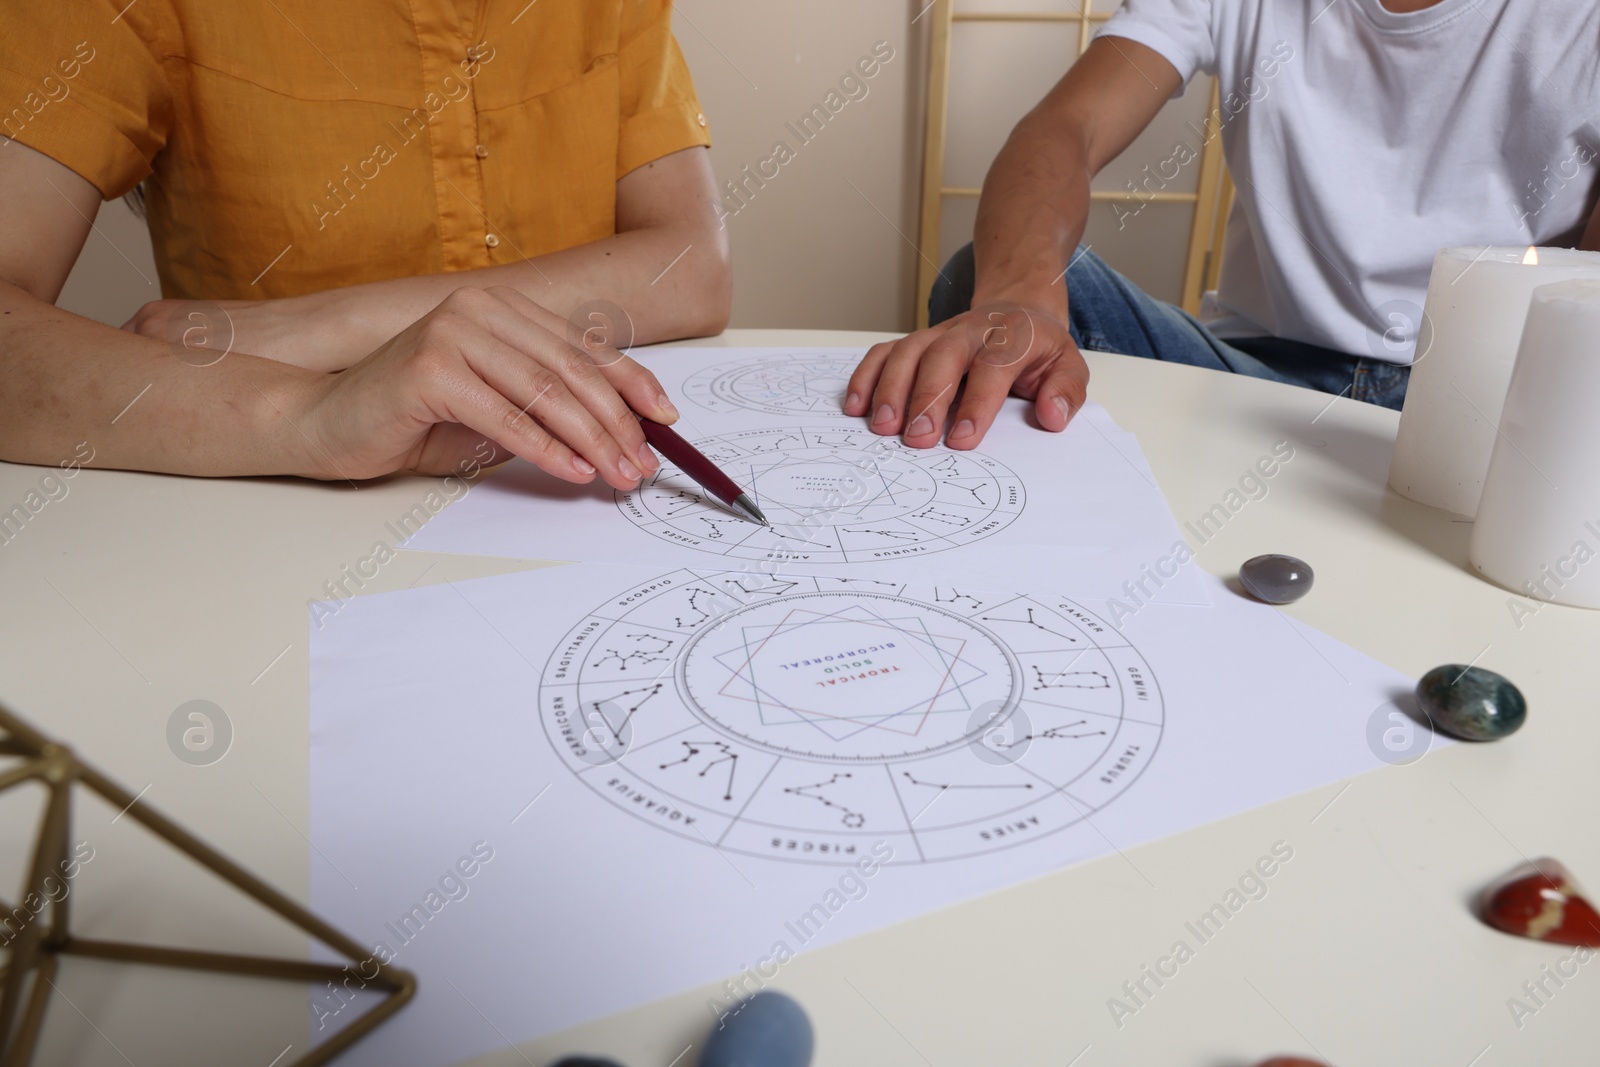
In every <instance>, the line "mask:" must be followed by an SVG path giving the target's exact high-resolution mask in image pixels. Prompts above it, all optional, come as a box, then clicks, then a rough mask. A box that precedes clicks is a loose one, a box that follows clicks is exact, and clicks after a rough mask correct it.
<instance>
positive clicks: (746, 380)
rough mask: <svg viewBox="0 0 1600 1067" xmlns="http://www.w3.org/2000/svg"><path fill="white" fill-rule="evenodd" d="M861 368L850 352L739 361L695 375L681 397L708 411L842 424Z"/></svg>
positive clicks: (857, 359) (710, 368)
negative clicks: (848, 396) (848, 392)
mask: <svg viewBox="0 0 1600 1067" xmlns="http://www.w3.org/2000/svg"><path fill="white" fill-rule="evenodd" d="M860 362H861V357H860V356H859V355H857V354H855V353H853V352H845V353H838V352H814V353H800V354H796V355H785V356H782V357H778V358H773V359H759V360H748V359H746V360H739V361H737V362H733V363H724V364H721V365H719V366H715V367H706V368H705V369H703V370H701V371H698V372H696V373H695V374H693V375H691V376H690V377H689V379H688V381H686V382H685V383H684V389H683V393H684V395H685V396H687V397H688V398H689V399H691V400H693V401H694V402H695V403H697V404H699V405H700V406H701V407H703V408H705V409H706V410H708V411H718V412H722V411H733V410H742V411H755V412H760V413H762V414H766V415H782V416H790V417H793V416H807V417H822V418H839V419H843V418H847V417H848V416H846V415H845V413H844V410H843V408H844V396H845V392H846V387H847V386H848V385H849V384H850V375H851V374H853V373H855V369H856V364H858V363H860Z"/></svg>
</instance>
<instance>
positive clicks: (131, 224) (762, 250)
mask: <svg viewBox="0 0 1600 1067" xmlns="http://www.w3.org/2000/svg"><path fill="white" fill-rule="evenodd" d="M960 2H961V6H962V7H963V8H964V9H965V8H970V7H971V6H973V5H975V4H977V3H979V2H982V3H983V4H984V5H985V6H989V7H994V6H997V5H998V6H999V7H1003V8H1006V9H1010V10H1017V9H1023V8H1028V7H1031V8H1035V9H1046V10H1052V9H1053V10H1062V11H1072V10H1076V4H1074V3H1072V2H1071V0H960ZM926 3H927V0H904V2H902V0H808V2H806V3H801V4H794V3H779V2H777V0H756V2H752V0H678V12H677V21H676V30H677V36H678V40H679V42H680V44H681V45H682V47H683V51H684V53H685V55H686V56H687V57H688V60H689V64H690V67H691V69H692V70H693V72H694V77H695V82H696V85H697V87H698V89H699V92H700V96H701V100H702V103H703V104H704V106H705V110H706V113H707V115H708V116H709V117H710V119H711V130H712V135H713V139H714V141H715V146H714V147H713V149H712V162H713V166H714V169H715V170H716V173H717V176H718V179H719V180H720V181H731V180H736V179H740V178H741V177H742V176H743V174H744V168H745V167H747V166H748V167H749V168H750V172H751V173H754V172H756V171H757V170H758V168H759V167H760V165H761V164H762V163H763V161H765V160H769V159H771V158H772V157H773V155H774V148H775V145H776V144H777V142H780V141H781V142H783V143H784V144H785V146H786V147H787V149H788V150H789V151H790V152H792V153H793V156H792V158H790V159H789V160H788V161H787V162H782V163H778V164H768V165H767V166H766V168H765V170H766V173H767V174H771V173H772V172H773V169H774V166H776V170H777V173H776V176H775V177H773V178H771V179H770V180H766V181H764V184H761V185H759V186H758V185H757V183H756V181H755V180H754V179H750V178H746V179H745V185H744V190H745V191H744V193H743V194H742V198H741V200H735V199H732V198H729V199H727V200H726V201H725V202H726V204H727V205H728V207H729V209H730V211H733V210H734V209H737V210H736V213H731V214H730V215H729V217H728V218H727V219H726V220H725V224H726V225H727V227H728V229H729V232H730V236H731V240H732V244H733V252H734V270H735V284H734V311H733V324H734V325H735V326H803V327H817V328H837V329H878V330H892V329H905V328H908V327H909V326H910V325H911V322H912V300H913V288H914V285H915V279H916V264H917V252H916V249H915V247H914V244H913V242H915V241H916V239H917V222H918V215H919V209H920V195H921V193H920V189H921V173H922V165H921V151H922V124H923V111H924V103H923V101H924V96H925V93H924V87H925V82H926V79H927V50H928V42H927V30H928V22H929V16H927V15H923V16H922V17H920V18H919V17H918V13H919V12H921V11H922V10H923V7H924V5H925V4H926ZM1101 6H1102V7H1103V6H1104V2H1103V0H1102V3H1101ZM880 41H881V42H885V43H886V44H887V45H888V47H889V48H892V49H893V53H894V55H893V58H892V59H890V60H889V61H888V62H886V63H883V64H882V65H881V69H880V70H879V72H878V73H877V75H876V76H875V77H873V78H872V79H870V80H864V81H865V87H866V94H865V96H861V90H860V89H853V90H852V91H853V92H854V94H855V95H857V96H860V99H855V100H849V101H848V102H847V103H846V104H845V105H844V106H843V107H842V108H841V109H840V110H839V111H838V113H837V114H836V115H833V116H832V117H831V118H830V119H829V121H828V122H827V124H826V126H825V127H823V129H822V130H821V132H820V133H818V134H817V135H816V136H814V137H813V138H812V139H811V140H810V141H809V142H802V141H801V139H800V138H799V137H798V136H797V135H796V133H795V132H794V130H793V129H791V126H798V125H799V119H800V118H801V117H802V116H804V115H806V114H807V113H809V112H810V111H811V109H812V108H813V107H815V106H817V105H819V104H822V103H823V102H824V100H825V99H826V97H827V95H828V93H829V92H830V91H837V90H838V89H839V82H840V79H841V77H842V76H844V75H845V74H847V73H850V72H851V71H852V69H853V68H854V67H855V64H856V63H857V61H858V60H860V59H861V58H862V57H865V56H868V55H870V54H871V53H872V51H873V48H874V45H875V44H877V42H880ZM953 42H954V45H953V55H952V62H951V89H950V97H951V117H950V143H949V157H948V158H949V169H948V172H947V177H946V180H947V184H950V185H978V184H980V183H981V182H982V180H983V174H984V171H985V170H986V169H987V167H988V164H989V160H990V159H992V158H993V155H994V153H995V152H996V151H997V150H998V149H999V147H1000V144H1001V143H1002V142H1003V141H1004V139H1005V136H1006V134H1007V132H1009V130H1010V128H1011V125H1012V123H1014V122H1015V121H1016V119H1017V118H1018V117H1020V115H1021V114H1022V113H1023V112H1024V111H1025V110H1027V108H1028V107H1030V106H1031V105H1032V104H1033V102H1034V101H1035V100H1037V99H1038V97H1039V96H1040V95H1041V94H1042V93H1043V92H1044V91H1045V89H1047V88H1048V87H1049V86H1050V85H1051V84H1052V83H1053V82H1054V81H1055V80H1056V78H1058V77H1059V76H1060V74H1061V71H1062V70H1064V69H1065V67H1066V65H1067V64H1068V63H1070V62H1071V60H1072V58H1073V57H1074V56H1075V55H1076V54H1077V37H1076V31H1075V30H1074V29H1071V28H1069V27H1067V26H1061V25H1056V26H1039V25H1028V24H1020V25H1019V24H1009V25H989V24H974V23H958V24H957V25H956V27H955V29H954V37H953ZM1206 91H1209V90H1208V89H1207V88H1206V87H1204V86H1201V87H1199V88H1198V89H1194V90H1191V91H1190V92H1189V93H1188V94H1187V95H1186V96H1185V97H1184V98H1183V99H1181V100H1179V101H1176V102H1175V103H1174V104H1173V105H1170V106H1169V109H1168V113H1167V114H1164V115H1163V118H1162V119H1161V120H1160V122H1159V123H1158V125H1157V127H1155V128H1152V130H1151V131H1150V132H1149V133H1147V134H1146V135H1145V136H1144V137H1143V138H1141V139H1140V141H1138V142H1136V143H1135V145H1134V146H1133V147H1132V148H1131V149H1130V150H1129V151H1128V153H1127V154H1126V155H1125V156H1124V157H1123V159H1122V160H1120V161H1119V162H1118V164H1117V165H1114V166H1113V167H1112V168H1109V169H1108V171H1107V173H1106V174H1104V175H1102V176H1101V178H1100V180H1099V181H1098V182H1097V183H1096V186H1097V188H1104V189H1115V188H1120V187H1121V186H1122V183H1123V182H1124V181H1126V180H1127V179H1129V178H1131V177H1132V176H1134V175H1136V174H1137V173H1138V172H1139V170H1140V168H1141V167H1142V166H1143V165H1144V164H1146V163H1151V164H1154V163H1156V162H1158V161H1159V160H1161V159H1163V158H1165V157H1166V156H1167V155H1168V154H1169V153H1170V151H1171V145H1172V143H1173V142H1174V140H1175V139H1176V138H1177V137H1178V135H1179V123H1180V122H1181V121H1182V119H1183V118H1185V117H1190V113H1192V114H1193V115H1194V116H1198V115H1199V114H1201V113H1202V112H1203V109H1204V93H1205V92H1206ZM840 96H841V97H844V96H846V94H845V93H840ZM835 105H836V106H837V102H835ZM1193 183H1194V173H1193V168H1190V170H1189V171H1187V172H1186V173H1184V174H1183V175H1180V177H1179V179H1178V181H1177V182H1176V183H1175V184H1174V185H1173V186H1172V189H1173V190H1174V191H1176V190H1181V189H1192V188H1193ZM975 207H976V203H975V202H974V201H970V200H956V199H952V200H949V201H948V202H947V203H946V204H945V205H944V210H943V219H944V222H943V226H942V233H941V240H940V255H939V257H938V258H939V261H940V263H941V265H942V262H943V258H944V257H945V256H947V255H948V254H949V253H950V252H951V251H953V250H954V249H955V248H957V247H959V246H960V245H961V244H962V243H964V242H965V241H967V240H968V239H969V238H970V236H971V226H972V215H973V211H974V210H975ZM1188 219H1189V208H1188V206H1187V205H1173V204H1151V205H1148V206H1146V207H1145V208H1144V209H1143V210H1142V211H1141V212H1140V213H1139V215H1138V216H1137V217H1136V218H1134V219H1132V220H1129V221H1128V222H1127V224H1126V225H1124V226H1121V227H1119V226H1118V222H1117V216H1116V215H1115V214H1114V213H1113V212H1112V209H1111V208H1110V206H1109V205H1106V204H1097V205H1096V207H1095V210H1094V214H1093V215H1092V221H1091V225H1090V232H1089V235H1088V239H1089V240H1090V241H1092V242H1093V243H1094V245H1095V248H1096V250H1097V251H1099V252H1101V253H1102V254H1103V255H1105V256H1106V257H1107V258H1108V259H1110V260H1111V261H1112V263H1113V264H1114V265H1116V266H1118V267H1120V268H1121V269H1123V270H1125V271H1127V272H1128V273H1129V274H1130V275H1132V276H1133V277H1134V279H1135V280H1136V281H1138V282H1140V283H1141V284H1143V285H1145V286H1146V287H1147V288H1148V289H1150V290H1151V291H1152V292H1154V293H1156V294H1157V295H1160V296H1163V297H1166V298H1168V299H1175V298H1176V295H1177V290H1178V285H1179V281H1180V279H1181V273H1182V252H1183V242H1184V240H1185V238H1186V236H1187V233H1188ZM154 283H155V269H154V266H153V265H152V263H151V260H150V251H149V240H148V237H147V236H146V235H145V234H144V231H143V227H142V224H141V223H140V222H139V220H138V219H136V218H134V217H133V216H132V215H131V214H130V213H129V212H128V210H127V208H126V207H125V206H124V205H123V204H122V203H120V202H118V203H113V204H108V205H105V207H104V208H102V210H101V213H100V217H99V219H98V220H97V223H96V232H95V233H94V234H92V235H91V236H90V238H89V243H88V245H87V247H86V248H85V250H84V254H83V257H82V258H81V259H80V261H79V263H78V266H77V269H75V270H74V271H73V274H72V277H71V279H70V280H69V281H68V284H67V289H66V291H65V293H64V294H63V296H62V300H61V303H62V306H64V307H67V308H70V309H72V310H75V311H79V312H81V313H84V314H88V315H90V316H91V317H94V318H97V319H100V320H101V321H105V322H110V323H113V324H116V325H120V324H121V323H122V322H123V321H125V320H126V319H127V318H128V317H129V315H131V314H132V313H133V311H134V309H136V308H137V307H138V306H139V304H140V303H142V302H143V301H144V300H147V299H151V298H153V297H154V296H155V295H156V290H157V287H156V285H155V284H154Z"/></svg>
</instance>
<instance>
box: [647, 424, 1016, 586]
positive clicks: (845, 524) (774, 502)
mask: <svg viewBox="0 0 1600 1067" xmlns="http://www.w3.org/2000/svg"><path fill="white" fill-rule="evenodd" d="M694 443H695V445H696V446H697V447H698V448H699V449H700V450H701V451H702V452H704V453H705V454H706V455H707V456H708V457H710V459H711V460H712V461H713V462H715V463H717V464H718V465H719V466H721V467H722V469H723V470H725V471H726V472H727V473H728V476H729V477H731V478H732V479H733V480H734V481H735V482H738V483H739V485H741V486H742V487H744V488H745V489H746V490H747V491H749V492H750V494H751V495H752V496H753V497H754V498H755V501H756V503H757V505H758V506H759V507H760V508H761V510H762V511H763V512H764V513H765V514H766V516H767V518H768V519H769V520H770V521H771V522H772V526H771V527H770V528H769V527H765V526H758V525H755V524H753V523H751V522H748V521H747V520H745V519H743V518H741V517H740V516H738V515H735V514H733V513H731V512H729V511H728V510H727V509H726V508H723V507H721V506H720V505H719V504H717V503H716V502H715V501H714V500H710V499H708V498H707V496H706V493H705V490H703V489H701V488H700V487H699V486H698V485H696V484H695V483H694V481H693V480H691V479H690V478H688V477H687V476H685V475H684V473H683V472H682V471H680V470H678V469H677V468H676V467H674V466H671V465H670V464H663V466H662V467H661V469H660V470H659V471H657V472H656V474H655V475H653V476H652V477H651V478H650V479H649V480H648V481H646V482H645V483H644V484H643V485H642V486H640V487H639V488H638V489H634V490H630V491H626V492H618V493H617V494H616V501H617V507H618V508H619V509H620V510H621V511H622V513H623V514H624V515H626V516H627V517H628V519H629V520H631V521H632V522H633V523H634V524H635V525H636V526H638V527H639V528H640V529H642V530H643V531H645V532H646V533H649V534H651V535H652V536H654V537H657V538H660V539H661V540H664V541H667V542H669V543H671V544H675V545H682V546H687V547H691V548H696V549H699V550H701V551H703V552H708V553H713V554H716V555H720V556H725V557H729V558H733V559H758V560H769V559H777V560H787V561H792V562H797V563H807V564H829V563H855V562H861V561H863V560H883V559H896V558H900V557H904V556H910V555H922V554H926V553H929V552H942V551H945V550H947V549H951V548H957V547H960V546H961V545H965V544H971V543H972V542H974V541H978V540H981V539H983V538H986V537H989V536H992V535H994V534H996V533H998V532H1000V531H1001V530H1003V529H1005V528H1006V527H1007V526H1008V525H1010V524H1011V523H1012V522H1013V521H1014V520H1015V519H1016V517H1017V516H1018V515H1020V514H1021V513H1022V509H1023V506H1024V505H1025V503H1026V494H1025V493H1024V491H1023V488H1022V482H1021V481H1020V480H1019V479H1018V478H1017V477H1016V476H1015V475H1014V474H1012V473H1011V471H1010V470H1008V469H1007V468H1006V467H1004V466H1003V465H1001V464H1000V463H997V462H995V461H994V460H992V459H990V458H989V457H988V456H984V455H981V454H979V453H976V452H954V451H950V450H946V449H913V448H907V447H905V446H904V445H903V444H901V443H900V442H899V441H898V440H897V439H895V438H885V437H879V436H877V435H876V434H873V433H870V432H868V431H866V430H860V429H853V428H838V429H822V428H817V427H800V426H796V427H769V428H763V429H756V430H744V431H738V432H733V433H724V434H720V435H718V436H716V437H709V438H704V439H701V440H698V441H696V442H694Z"/></svg>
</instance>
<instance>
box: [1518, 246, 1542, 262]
mask: <svg viewBox="0 0 1600 1067" xmlns="http://www.w3.org/2000/svg"><path fill="white" fill-rule="evenodd" d="M1522 262H1524V263H1526V264H1527V265H1528V266H1530V267H1537V266H1538V265H1539V250H1538V249H1537V248H1535V247H1533V246H1532V245H1529V246H1528V254H1527V255H1525V256H1523V257H1522Z"/></svg>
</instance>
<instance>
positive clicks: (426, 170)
mask: <svg viewBox="0 0 1600 1067" xmlns="http://www.w3.org/2000/svg"><path fill="white" fill-rule="evenodd" d="M670 19H671V10H670V3H669V2H668V0H627V2H623V0H613V2H588V3H583V2H580V0H539V2H537V3H526V2H525V0H514V2H511V3H500V2H498V0H496V2H495V3H492V4H491V3H489V2H488V0H457V2H451V0H412V3H410V4H409V5H404V4H386V3H377V2H372V0H368V2H361V3H340V4H329V3H325V2H318V0H271V2H269V3H263V4H246V5H235V4H226V5H218V4H213V3H206V2H204V0H136V2H134V3H128V2H127V0H64V2H62V3H53V4H38V3H34V2H31V0H0V459H5V460H11V461H14V462H25V463H45V464H50V463H57V462H58V461H60V460H62V459H63V458H64V457H70V456H72V455H74V454H75V453H74V449H75V448H76V446H78V445H79V444H80V443H81V442H84V441H89V442H91V443H92V444H93V447H94V454H95V460H96V465H97V466H111V467H121V468H132V469H142V470H156V471H169V472H174V473H183V474H196V475H244V474H296V475H303V476H306V477H311V478H350V479H355V478H368V477H373V476H377V475H381V474H386V473H389V472H391V471H395V470H415V471H421V472H426V473H446V472H453V471H458V470H460V469H461V468H462V466H463V465H465V464H469V463H472V464H476V463H482V462H484V461H485V457H487V456H491V455H492V459H490V460H489V461H491V462H492V461H494V460H498V459H504V458H507V457H508V456H509V455H511V454H515V455H519V456H523V457H524V458H526V459H529V460H531V461H533V462H534V463H537V464H538V465H539V466H541V467H543V468H544V469H545V470H547V471H549V472H551V473H552V474H555V475H557V476H559V477H562V478H566V479H568V480H570V481H578V482H582V481H589V480H591V479H593V478H595V477H596V476H597V475H598V476H599V477H601V478H603V479H604V480H605V481H606V482H607V483H609V484H611V485H613V486H616V487H618V488H627V487H631V486H633V485H634V484H636V483H637V482H638V481H639V480H640V478H641V477H642V476H643V475H646V474H648V473H650V472H651V471H653V470H654V468H655V460H654V458H653V455H652V453H651V451H650V449H649V448H648V447H647V446H646V445H645V443H644V438H643V435H642V434H641V433H640V431H639V428H638V425H637V421H636V420H635V419H634V418H633V417H632V416H631V414H630V410H631V411H636V412H638V413H640V414H642V415H645V416H648V417H650V418H654V419H658V420H660V421H664V422H667V421H671V420H672V419H673V418H674V417H675V412H674V410H673V408H672V406H671V403H670V401H668V400H667V398H666V397H665V396H663V395H662V393H661V389H660V386H659V384H658V383H657V382H656V380H655V378H654V377H653V376H652V375H651V374H649V372H647V371H645V370H644V369H643V368H642V367H640V366H638V365H637V364H636V363H634V362H633V361H632V360H630V359H628V358H626V357H625V356H621V355H620V354H618V353H617V352H615V351H610V350H603V351H602V352H600V353H596V352H591V351H586V349H590V348H594V347H595V345H596V344H598V343H601V342H613V343H615V344H616V345H617V347H626V346H628V345H629V344H632V343H639V344H646V343H650V342H652V341H660V340H666V339H669V338H674V337H684V336H693V335H699V334H709V333H716V332H718V331H720V330H721V329H722V327H723V326H724V325H725V323H726V321H727V316H728V308H729V301H730V289H731V279H730V273H729V265H728V247H727V240H726V234H725V232H724V231H723V230H722V228H721V227H720V225H719V223H718V218H717V207H716V204H717V194H716V189H715V182H714V180H713V177H712V172H711V167H710V164H709V162H708V160H707V158H706V152H705V151H704V150H703V149H704V148H705V147H706V146H708V145H709V144H710V137H709V134H708V132H707V129H706V118H705V115H704V114H703V113H702V112H701V110H700V105H699V103H698V101H697V100H696V98H695V93H694V87H693V85H692V83H691V81H690V78H689V72H688V69H687V67H686V66H685V64H684V61H683V57H682V55H681V54H680V52H679V50H678V47H677V43H676V41H675V40H674V39H673V37H672V33H671V28H670ZM136 189H137V190H139V193H140V195H141V196H142V199H143V201H144V204H145V207H146V210H147V213H148V220H149V224H150V232H151V237H152V239H153V243H154V248H155V257H156V263H157V266H158V268H159V270H160V275H161V288H162V293H163V296H164V297H165V298H166V299H163V300H161V301H157V302H155V303H152V304H150V305H147V306H146V307H145V308H144V309H142V310H141V311H140V313H139V314H138V315H137V316H136V317H135V318H134V320H133V321H132V322H130V323H129V324H128V325H127V327H126V328H125V329H124V330H122V331H118V330H114V329H111V328H109V327H107V326H104V325H100V324H97V323H94V322H91V321H89V320H86V319H83V318H80V317H78V316H75V315H71V314H68V313H66V312H63V311H61V310H59V309H57V308H55V307H54V306H53V304H54V301H55V300H56V298H57V296H58V295H59V294H60V291H61V287H62V285H63V283H64V282H65V280H66V277H67V274H68V273H69V271H70V270H71V269H72V265H73V263H74V261H75V260H76V259H77V255H78V253H79V251H80V250H81V249H82V247H83V244H84V242H85V240H86V239H87V237H88V234H89V232H90V228H91V226H92V222H93V219H94V216H95V212H96V211H97V209H98V207H99V204H100V203H101V202H102V201H103V200H107V199H111V198H113V197H119V196H123V195H125V194H127V193H129V192H130V191H133V190H136ZM585 308H590V309H594V308H600V309H609V310H603V311H599V312H595V313H592V314H591V313H589V312H588V311H585ZM616 309H622V310H621V311H618V310H616ZM575 314H576V316H577V317H578V318H579V319H581V321H582V322H583V323H584V324H585V326H586V327H587V326H589V325H594V326H598V327H600V328H599V329H588V332H587V335H585V333H584V332H583V331H582V330H574V329H572V328H571V327H569V324H568V321H567V320H568V318H569V316H574V315H575ZM619 331H620V332H621V333H622V334H624V336H621V337H618V336H617V334H618V332H619ZM628 335H631V336H628ZM574 340H578V341H580V344H579V346H578V347H574V345H573V344H572V343H571V342H573V341H574ZM602 357H603V358H602Z"/></svg>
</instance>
